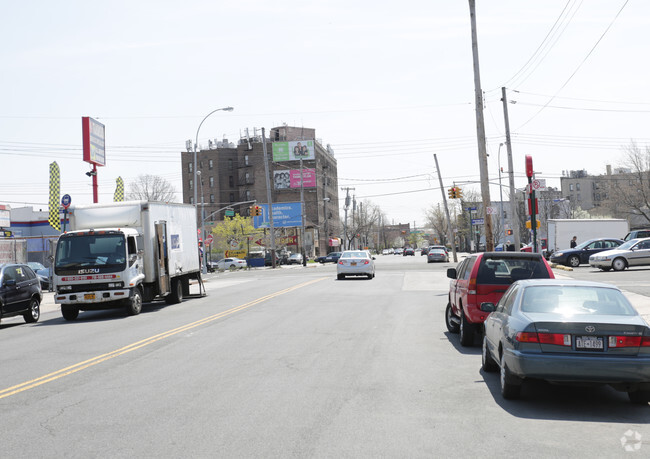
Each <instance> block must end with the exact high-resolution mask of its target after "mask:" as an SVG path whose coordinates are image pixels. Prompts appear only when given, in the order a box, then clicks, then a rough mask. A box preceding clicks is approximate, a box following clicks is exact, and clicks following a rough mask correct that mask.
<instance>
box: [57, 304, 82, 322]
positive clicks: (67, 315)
mask: <svg viewBox="0 0 650 459" xmlns="http://www.w3.org/2000/svg"><path fill="white" fill-rule="evenodd" d="M61 315H62V316H63V318H64V319H65V320H75V319H76V318H77V317H79V308H75V307H73V306H68V305H65V304H63V305H61Z"/></svg>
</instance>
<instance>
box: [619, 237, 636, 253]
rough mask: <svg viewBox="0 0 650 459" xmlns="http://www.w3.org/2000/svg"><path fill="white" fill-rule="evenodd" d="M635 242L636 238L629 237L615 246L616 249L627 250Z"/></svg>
mask: <svg viewBox="0 0 650 459" xmlns="http://www.w3.org/2000/svg"><path fill="white" fill-rule="evenodd" d="M637 242H639V240H638V239H630V240H629V241H627V242H624V243H623V244H621V245H619V246H618V247H617V249H620V250H628V249H629V248H631V247H632V246H633V245H634V244H636V243H637Z"/></svg>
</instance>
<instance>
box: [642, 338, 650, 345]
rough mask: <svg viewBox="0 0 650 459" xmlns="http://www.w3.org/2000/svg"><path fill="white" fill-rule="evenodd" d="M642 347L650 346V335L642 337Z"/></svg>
mask: <svg viewBox="0 0 650 459" xmlns="http://www.w3.org/2000/svg"><path fill="white" fill-rule="evenodd" d="M641 347H650V336H644V337H642V338H641Z"/></svg>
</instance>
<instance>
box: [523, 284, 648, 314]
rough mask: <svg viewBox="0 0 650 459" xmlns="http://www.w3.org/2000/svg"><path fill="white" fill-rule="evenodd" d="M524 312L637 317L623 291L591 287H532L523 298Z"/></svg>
mask: <svg viewBox="0 0 650 459" xmlns="http://www.w3.org/2000/svg"><path fill="white" fill-rule="evenodd" d="M521 311H522V312H542V313H543V312H550V313H554V314H561V315H563V316H575V315H591V314H602V315H622V316H635V315H637V312H636V310H635V309H634V307H632V305H631V304H630V302H629V301H628V300H627V298H625V296H624V295H623V294H622V293H621V292H620V290H617V289H613V288H607V287H591V286H575V285H570V286H564V285H561V286H554V285H553V286H551V285H543V286H531V287H527V288H526V290H525V291H524V295H523V298H522V301H521Z"/></svg>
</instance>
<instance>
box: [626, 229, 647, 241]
mask: <svg viewBox="0 0 650 459" xmlns="http://www.w3.org/2000/svg"><path fill="white" fill-rule="evenodd" d="M646 237H650V229H637V230H632V231H630V232H629V233H627V234H626V235H625V237H624V238H623V240H624V241H629V240H631V239H642V238H646Z"/></svg>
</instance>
